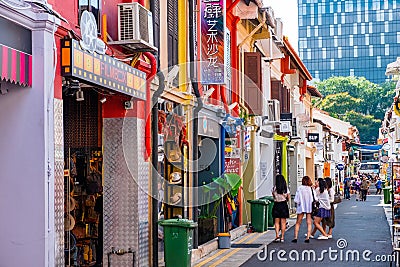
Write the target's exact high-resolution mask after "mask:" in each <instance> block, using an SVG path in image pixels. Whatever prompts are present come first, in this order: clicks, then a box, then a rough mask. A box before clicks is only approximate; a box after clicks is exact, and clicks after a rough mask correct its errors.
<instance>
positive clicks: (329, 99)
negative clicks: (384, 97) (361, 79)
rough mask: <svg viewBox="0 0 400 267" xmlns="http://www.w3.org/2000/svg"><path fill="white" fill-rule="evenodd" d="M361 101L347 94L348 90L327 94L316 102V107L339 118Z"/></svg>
mask: <svg viewBox="0 0 400 267" xmlns="http://www.w3.org/2000/svg"><path fill="white" fill-rule="evenodd" d="M361 102H362V99H358V98H355V97H352V96H350V95H349V93H348V92H344V93H337V94H331V95H327V96H326V97H324V98H323V99H322V101H321V102H320V103H318V105H317V107H318V108H320V109H322V110H324V111H326V112H328V113H329V114H330V115H331V116H332V117H335V118H339V117H340V116H342V115H344V114H346V112H348V111H350V110H353V109H354V107H357V105H359V104H360V103H361Z"/></svg>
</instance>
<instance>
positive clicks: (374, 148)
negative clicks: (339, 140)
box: [350, 144, 384, 151]
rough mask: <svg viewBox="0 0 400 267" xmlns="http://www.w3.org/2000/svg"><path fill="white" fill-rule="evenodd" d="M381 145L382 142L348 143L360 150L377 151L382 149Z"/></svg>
mask: <svg viewBox="0 0 400 267" xmlns="http://www.w3.org/2000/svg"><path fill="white" fill-rule="evenodd" d="M383 145H384V144H380V145H364V144H350V146H351V147H353V148H355V149H357V150H361V151H378V150H380V149H382V146H383Z"/></svg>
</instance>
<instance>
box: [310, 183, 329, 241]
mask: <svg viewBox="0 0 400 267" xmlns="http://www.w3.org/2000/svg"><path fill="white" fill-rule="evenodd" d="M316 191H317V192H316V196H315V199H317V200H318V202H319V209H318V213H317V215H315V216H314V226H315V228H316V229H317V230H319V231H320V232H321V235H320V236H319V237H318V239H328V234H327V233H326V232H325V231H324V229H323V228H322V226H321V224H320V223H321V221H322V219H324V218H329V217H331V203H330V199H329V193H328V189H327V186H326V182H325V180H324V179H322V180H319V187H318V188H317V190H316ZM313 193H314V192H313Z"/></svg>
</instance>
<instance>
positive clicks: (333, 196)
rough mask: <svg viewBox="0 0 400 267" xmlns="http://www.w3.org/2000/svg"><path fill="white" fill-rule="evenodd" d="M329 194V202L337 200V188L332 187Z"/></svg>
mask: <svg viewBox="0 0 400 267" xmlns="http://www.w3.org/2000/svg"><path fill="white" fill-rule="evenodd" d="M328 194H329V202H330V203H332V202H333V201H335V189H333V188H330V189H329V191H328Z"/></svg>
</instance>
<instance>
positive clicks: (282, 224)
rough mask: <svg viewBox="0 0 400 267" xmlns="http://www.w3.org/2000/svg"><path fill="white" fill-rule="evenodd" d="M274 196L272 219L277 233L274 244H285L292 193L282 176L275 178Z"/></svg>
mask: <svg viewBox="0 0 400 267" xmlns="http://www.w3.org/2000/svg"><path fill="white" fill-rule="evenodd" d="M272 196H273V197H274V206H273V208H272V217H273V218H274V223H275V225H274V226H275V233H276V238H275V240H274V242H284V240H285V231H286V219H287V218H289V207H288V204H287V201H288V200H289V197H290V193H289V190H288V188H287V184H286V180H285V178H284V177H283V175H281V174H278V175H277V176H276V177H275V186H274V187H273V188H272ZM279 230H281V236H279Z"/></svg>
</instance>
